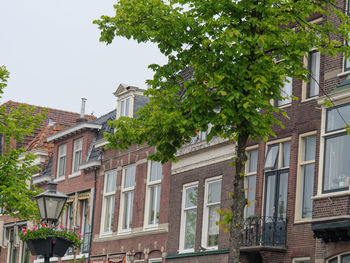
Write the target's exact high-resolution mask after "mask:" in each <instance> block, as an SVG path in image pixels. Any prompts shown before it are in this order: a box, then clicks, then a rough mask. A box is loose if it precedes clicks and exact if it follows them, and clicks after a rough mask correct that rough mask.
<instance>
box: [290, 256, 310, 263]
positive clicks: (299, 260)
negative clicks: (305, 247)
mask: <svg viewBox="0 0 350 263" xmlns="http://www.w3.org/2000/svg"><path fill="white" fill-rule="evenodd" d="M304 261H309V263H310V257H302V258H293V261H292V263H300V262H304Z"/></svg>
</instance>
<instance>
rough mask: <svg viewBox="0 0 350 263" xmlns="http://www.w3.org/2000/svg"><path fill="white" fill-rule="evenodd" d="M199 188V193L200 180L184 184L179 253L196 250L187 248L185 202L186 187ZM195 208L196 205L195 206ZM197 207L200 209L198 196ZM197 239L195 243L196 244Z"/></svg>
mask: <svg viewBox="0 0 350 263" xmlns="http://www.w3.org/2000/svg"><path fill="white" fill-rule="evenodd" d="M192 187H196V188H197V193H198V181H195V182H191V183H188V184H184V185H183V187H182V203H181V221H180V238H179V253H187V252H194V248H191V249H185V248H184V247H185V235H186V233H185V229H186V214H185V204H186V189H187V188H192ZM193 208H194V207H193ZM195 208H196V209H198V198H197V205H196V206H195ZM195 243H196V241H195V242H194V244H193V245H195Z"/></svg>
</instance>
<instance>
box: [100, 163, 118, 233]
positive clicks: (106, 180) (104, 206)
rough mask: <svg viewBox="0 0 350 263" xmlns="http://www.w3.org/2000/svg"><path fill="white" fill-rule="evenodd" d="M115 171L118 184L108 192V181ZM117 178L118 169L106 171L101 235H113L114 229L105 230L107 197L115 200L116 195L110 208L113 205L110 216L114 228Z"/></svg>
mask: <svg viewBox="0 0 350 263" xmlns="http://www.w3.org/2000/svg"><path fill="white" fill-rule="evenodd" d="M114 173H115V183H116V185H115V186H114V187H115V189H114V190H113V188H112V191H111V192H108V193H107V192H106V190H107V183H108V176H109V175H112V174H114ZM117 180H118V172H117V170H116V169H114V170H110V171H107V172H105V174H104V183H103V201H102V213H101V224H100V236H108V235H112V233H113V229H111V231H108V232H105V231H104V230H105V219H106V209H107V207H106V206H107V203H106V199H107V198H112V200H113V196H114V204H113V203H110V207H109V209H111V206H112V207H113V209H112V210H113V211H111V216H110V228H112V225H113V221H112V220H113V219H114V214H115V203H116V200H115V198H116V190H117Z"/></svg>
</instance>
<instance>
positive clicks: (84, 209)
mask: <svg viewBox="0 0 350 263" xmlns="http://www.w3.org/2000/svg"><path fill="white" fill-rule="evenodd" d="M80 203H81V233H82V234H83V235H84V237H83V240H82V245H81V252H83V253H87V252H89V248H90V238H91V225H90V220H89V212H90V211H89V199H83V200H82V201H81V202H80Z"/></svg>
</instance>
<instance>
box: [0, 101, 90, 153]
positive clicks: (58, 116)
mask: <svg viewBox="0 0 350 263" xmlns="http://www.w3.org/2000/svg"><path fill="white" fill-rule="evenodd" d="M24 104H26V103H21V102H16V101H12V100H9V101H7V102H5V103H3V104H2V105H0V106H6V107H7V108H8V109H11V108H17V107H18V106H20V105H24ZM26 105H28V106H30V107H36V109H35V111H34V113H38V112H41V111H43V110H45V109H46V110H47V113H46V117H45V119H44V121H43V123H42V124H41V125H40V126H41V127H40V128H38V129H36V130H35V131H34V132H33V135H32V136H30V135H28V136H24V140H23V142H21V143H17V146H16V147H17V148H20V147H24V148H27V145H28V144H30V143H31V142H32V140H33V139H34V138H35V137H36V136H37V135H38V134H39V133H40V132H41V130H42V128H43V127H47V126H48V124H49V122H51V123H52V122H53V123H56V124H60V125H64V126H66V127H69V126H72V125H75V124H76V120H77V119H79V118H80V114H79V113H75V112H70V111H64V110H59V109H53V108H49V107H42V106H36V105H30V104H26ZM85 118H86V119H87V120H88V121H92V120H94V119H96V117H95V116H93V115H85Z"/></svg>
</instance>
